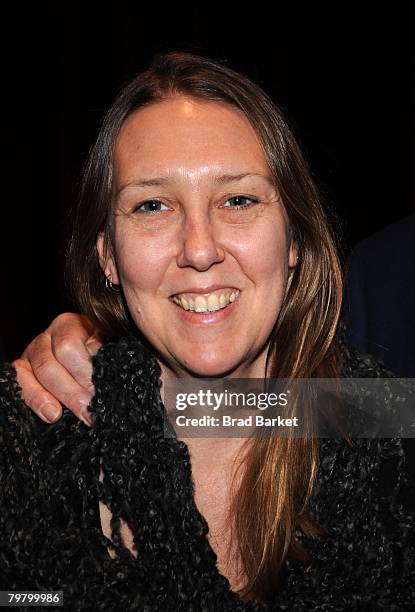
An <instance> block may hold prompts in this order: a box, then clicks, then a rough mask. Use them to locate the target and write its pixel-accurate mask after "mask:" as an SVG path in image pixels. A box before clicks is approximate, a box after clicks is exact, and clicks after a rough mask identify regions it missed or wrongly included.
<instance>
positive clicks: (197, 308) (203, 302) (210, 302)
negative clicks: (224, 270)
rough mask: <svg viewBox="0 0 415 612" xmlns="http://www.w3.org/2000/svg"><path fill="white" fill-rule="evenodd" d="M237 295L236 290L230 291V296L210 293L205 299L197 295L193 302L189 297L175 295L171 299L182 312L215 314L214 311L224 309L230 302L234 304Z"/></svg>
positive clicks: (237, 291)
mask: <svg viewBox="0 0 415 612" xmlns="http://www.w3.org/2000/svg"><path fill="white" fill-rule="evenodd" d="M239 293H240V291H239V289H237V290H236V291H232V293H231V294H230V295H229V294H225V293H221V294H220V295H217V294H216V293H211V294H210V295H208V296H207V298H206V297H204V296H203V295H197V296H196V297H195V299H194V300H193V299H192V298H191V297H188V298H185V297H179V296H177V295H176V296H174V298H173V302H174V303H175V304H177V305H178V306H180V307H181V308H183V309H184V310H190V311H192V312H215V311H216V310H221V309H222V308H226V306H228V305H229V303H230V302H234V301H235V300H236V298H237V297H238V295H239Z"/></svg>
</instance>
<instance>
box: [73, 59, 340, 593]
mask: <svg viewBox="0 0 415 612" xmlns="http://www.w3.org/2000/svg"><path fill="white" fill-rule="evenodd" d="M180 94H182V95H187V96H192V97H195V98H198V99H202V100H206V101H219V102H225V103H227V104H229V105H230V106H232V107H236V108H238V109H239V110H242V112H243V113H244V114H245V116H246V117H247V119H248V120H249V121H250V123H251V125H252V126H253V128H254V129H255V131H256V133H257V135H258V138H259V140H260V142H261V144H262V146H263V149H264V153H265V156H266V158H267V160H268V163H269V167H270V170H271V172H272V174H273V177H274V179H275V184H276V186H277V187H278V190H279V192H280V195H281V198H282V201H283V204H284V206H285V209H286V211H287V214H288V218H289V225H290V232H291V237H292V239H293V240H295V241H296V243H297V245H298V249H299V254H300V255H299V264H298V265H297V267H296V268H295V270H294V273H293V275H292V278H291V283H290V285H289V287H287V293H286V297H285V300H284V303H283V305H282V308H281V311H280V313H279V315H278V317H277V320H276V322H275V325H274V328H273V330H272V332H271V336H270V344H269V349H268V354H267V364H266V374H267V376H268V377H272V378H290V377H299V378H313V377H316V376H319V377H325V378H329V377H337V376H338V375H339V373H340V367H341V363H340V356H339V355H340V353H339V349H338V346H337V342H336V338H335V333H336V329H337V325H338V319H339V314H340V308H341V296H342V274H341V267H340V263H339V259H338V255H337V250H336V248H335V244H334V240H333V236H332V233H331V230H330V228H329V223H328V219H327V216H326V213H325V212H324V210H323V206H322V204H321V199H320V196H319V194H318V191H317V189H316V186H315V184H314V182H313V179H312V176H311V173H310V170H309V168H308V165H307V163H306V161H305V159H304V158H303V156H302V154H301V151H300V149H299V147H298V145H297V143H296V141H295V138H294V136H293V134H292V131H291V130H290V128H289V126H288V124H287V121H286V119H285V118H284V117H283V114H282V112H281V110H280V109H279V108H278V106H277V105H276V104H275V103H274V102H273V101H272V100H271V98H270V97H269V96H268V95H267V94H266V93H265V92H264V91H263V90H262V89H261V88H260V87H259V86H258V85H256V84H255V83H253V82H252V81H251V80H250V79H249V78H247V77H246V76H244V75H241V74H239V73H237V72H235V71H233V70H232V69H230V68H229V67H227V66H226V65H225V63H224V62H217V61H212V60H210V59H208V58H205V57H202V56H199V55H194V54H191V53H187V52H170V53H158V54H157V55H155V56H154V58H153V60H152V61H151V64H150V66H149V67H148V69H147V70H145V71H143V72H141V73H140V74H139V75H138V76H136V77H135V78H134V79H133V80H132V81H130V82H129V83H128V84H127V85H126V86H125V87H123V88H122V90H121V91H120V93H119V95H118V96H117V98H116V100H115V102H114V103H113V104H112V106H111V108H110V110H109V111H108V113H107V114H106V116H105V118H104V120H103V124H102V127H101V129H100V131H99V134H98V137H97V140H96V142H95V145H94V146H93V148H92V150H91V152H90V155H89V158H88V161H87V163H86V166H85V171H84V174H83V180H82V183H81V192H80V198H79V203H78V207H77V210H76V213H75V219H74V229H73V234H72V238H71V241H70V246H69V252H68V258H67V264H68V265H67V274H68V279H69V282H70V285H71V287H72V293H73V295H74V296H75V298H76V300H77V302H78V304H79V306H80V308H81V311H82V312H83V313H84V314H86V315H87V316H88V317H89V318H90V319H91V320H92V322H93V323H94V324H95V325H96V326H97V327H98V329H99V330H100V331H101V333H102V334H103V336H104V337H108V338H111V337H112V338H115V337H118V336H120V335H123V334H125V333H126V332H128V333H131V331H133V330H135V326H134V322H133V321H132V319H131V318H130V316H129V313H128V309H127V307H126V304H125V302H124V299H123V296H122V293H120V294H115V293H109V292H108V291H106V289H105V282H104V281H105V277H104V275H103V272H102V270H101V267H100V265H99V259H98V253H97V249H96V241H97V236H98V234H99V233H100V232H104V236H105V240H106V245H107V248H111V227H110V211H111V201H112V189H113V184H112V164H113V150H114V145H115V141H116V138H117V135H118V133H119V131H120V128H121V126H122V124H123V123H124V121H125V120H126V118H127V117H128V116H129V115H131V114H132V113H133V112H135V111H137V110H138V109H140V108H142V107H144V106H147V105H149V104H154V103H157V102H160V101H163V100H165V99H167V98H169V97H170V96H172V95H180ZM135 332H136V333H139V332H137V330H135ZM245 450H246V451H247V452H246V453H245V455H244V458H243V460H241V461H240V462H239V466H238V469H237V470H236V472H235V475H236V473H239V475H240V480H239V484H238V486H237V487H234V494H233V498H232V504H231V508H230V514H229V517H228V520H229V526H230V529H231V531H232V535H233V538H234V541H235V542H236V543H237V547H238V550H239V554H240V559H241V561H242V567H243V572H244V575H245V576H246V583H245V584H244V586H243V588H242V589H241V590H240V595H241V597H242V598H244V599H249V598H255V599H257V600H259V601H268V600H269V599H270V598H271V597H272V596H273V595H274V594H275V593H276V591H277V590H278V588H279V586H280V584H281V583H282V579H283V576H284V570H285V567H286V562H287V561H290V562H293V563H295V562H301V563H307V562H309V560H310V559H309V557H308V555H307V554H306V551H305V550H304V548H303V547H301V546H300V543H299V542H298V540H297V539H296V537H295V529H296V528H297V527H299V528H300V529H302V530H303V532H304V533H305V534H306V535H307V536H310V537H316V536H318V535H321V534H322V533H323V532H324V530H323V529H321V528H319V526H318V525H317V524H316V523H315V522H314V521H313V519H312V517H311V516H309V515H308V514H307V512H306V507H307V503H308V500H309V498H310V495H311V491H312V488H313V483H314V480H315V477H316V472H317V460H318V443H317V440H316V439H315V438H309V439H306V438H296V439H290V438H278V437H271V438H268V439H267V440H263V439H262V440H261V439H253V440H249V445H248V446H247V447H246V449H245ZM242 467H243V469H241V468H242ZM235 482H236V479H234V483H235Z"/></svg>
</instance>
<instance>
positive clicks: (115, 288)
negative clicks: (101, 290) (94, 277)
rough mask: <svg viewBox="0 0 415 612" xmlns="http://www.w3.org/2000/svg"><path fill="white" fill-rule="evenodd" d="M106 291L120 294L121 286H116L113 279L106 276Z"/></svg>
mask: <svg viewBox="0 0 415 612" xmlns="http://www.w3.org/2000/svg"><path fill="white" fill-rule="evenodd" d="M105 289H106V290H107V291H109V292H112V293H120V292H121V285H116V284H115V283H113V282H112V280H111V278H109V277H108V276H106V277H105Z"/></svg>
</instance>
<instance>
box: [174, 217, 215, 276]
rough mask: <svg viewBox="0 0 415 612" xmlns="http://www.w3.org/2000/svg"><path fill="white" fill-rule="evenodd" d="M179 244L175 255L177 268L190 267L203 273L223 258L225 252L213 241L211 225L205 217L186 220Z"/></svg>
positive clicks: (213, 233)
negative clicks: (178, 249)
mask: <svg viewBox="0 0 415 612" xmlns="http://www.w3.org/2000/svg"><path fill="white" fill-rule="evenodd" d="M180 243H181V244H180V251H179V253H178V255H177V265H178V266H179V268H183V267H186V266H191V267H192V268H195V269H196V270H199V271H201V272H203V271H205V270H208V269H209V268H210V266H211V265H212V264H214V263H220V262H221V261H223V260H224V258H225V251H224V249H223V247H221V246H220V245H219V244H218V242H217V240H216V239H215V232H214V228H213V227H212V223H211V222H210V220H209V219H208V218H206V217H203V218H201V217H199V218H194V217H193V218H192V219H189V218H188V219H186V221H185V223H184V224H183V228H182V236H181V240H180Z"/></svg>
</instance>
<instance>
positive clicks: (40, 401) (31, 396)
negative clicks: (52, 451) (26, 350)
mask: <svg viewBox="0 0 415 612" xmlns="http://www.w3.org/2000/svg"><path fill="white" fill-rule="evenodd" d="M12 365H13V366H14V368H15V370H16V379H17V382H18V383H19V385H20V387H21V389H22V397H23V399H24V401H25V402H26V404H28V405H29V406H30V408H31V409H32V410H33V412H34V413H35V414H37V415H38V416H39V417H40V418H41V419H42V420H43V421H45V422H46V423H53V422H54V421H57V420H58V419H60V418H61V416H62V408H61V405H60V404H59V402H58V401H57V400H56V399H55V398H54V397H53V395H51V394H50V393H48V392H47V391H46V390H45V389H44V388H43V387H42V386H41V385H40V384H39V383H38V382H37V380H36V378H35V377H34V375H33V371H32V368H31V367H30V363H29V362H28V361H27V360H25V359H16V361H14V362H13V363H12Z"/></svg>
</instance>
